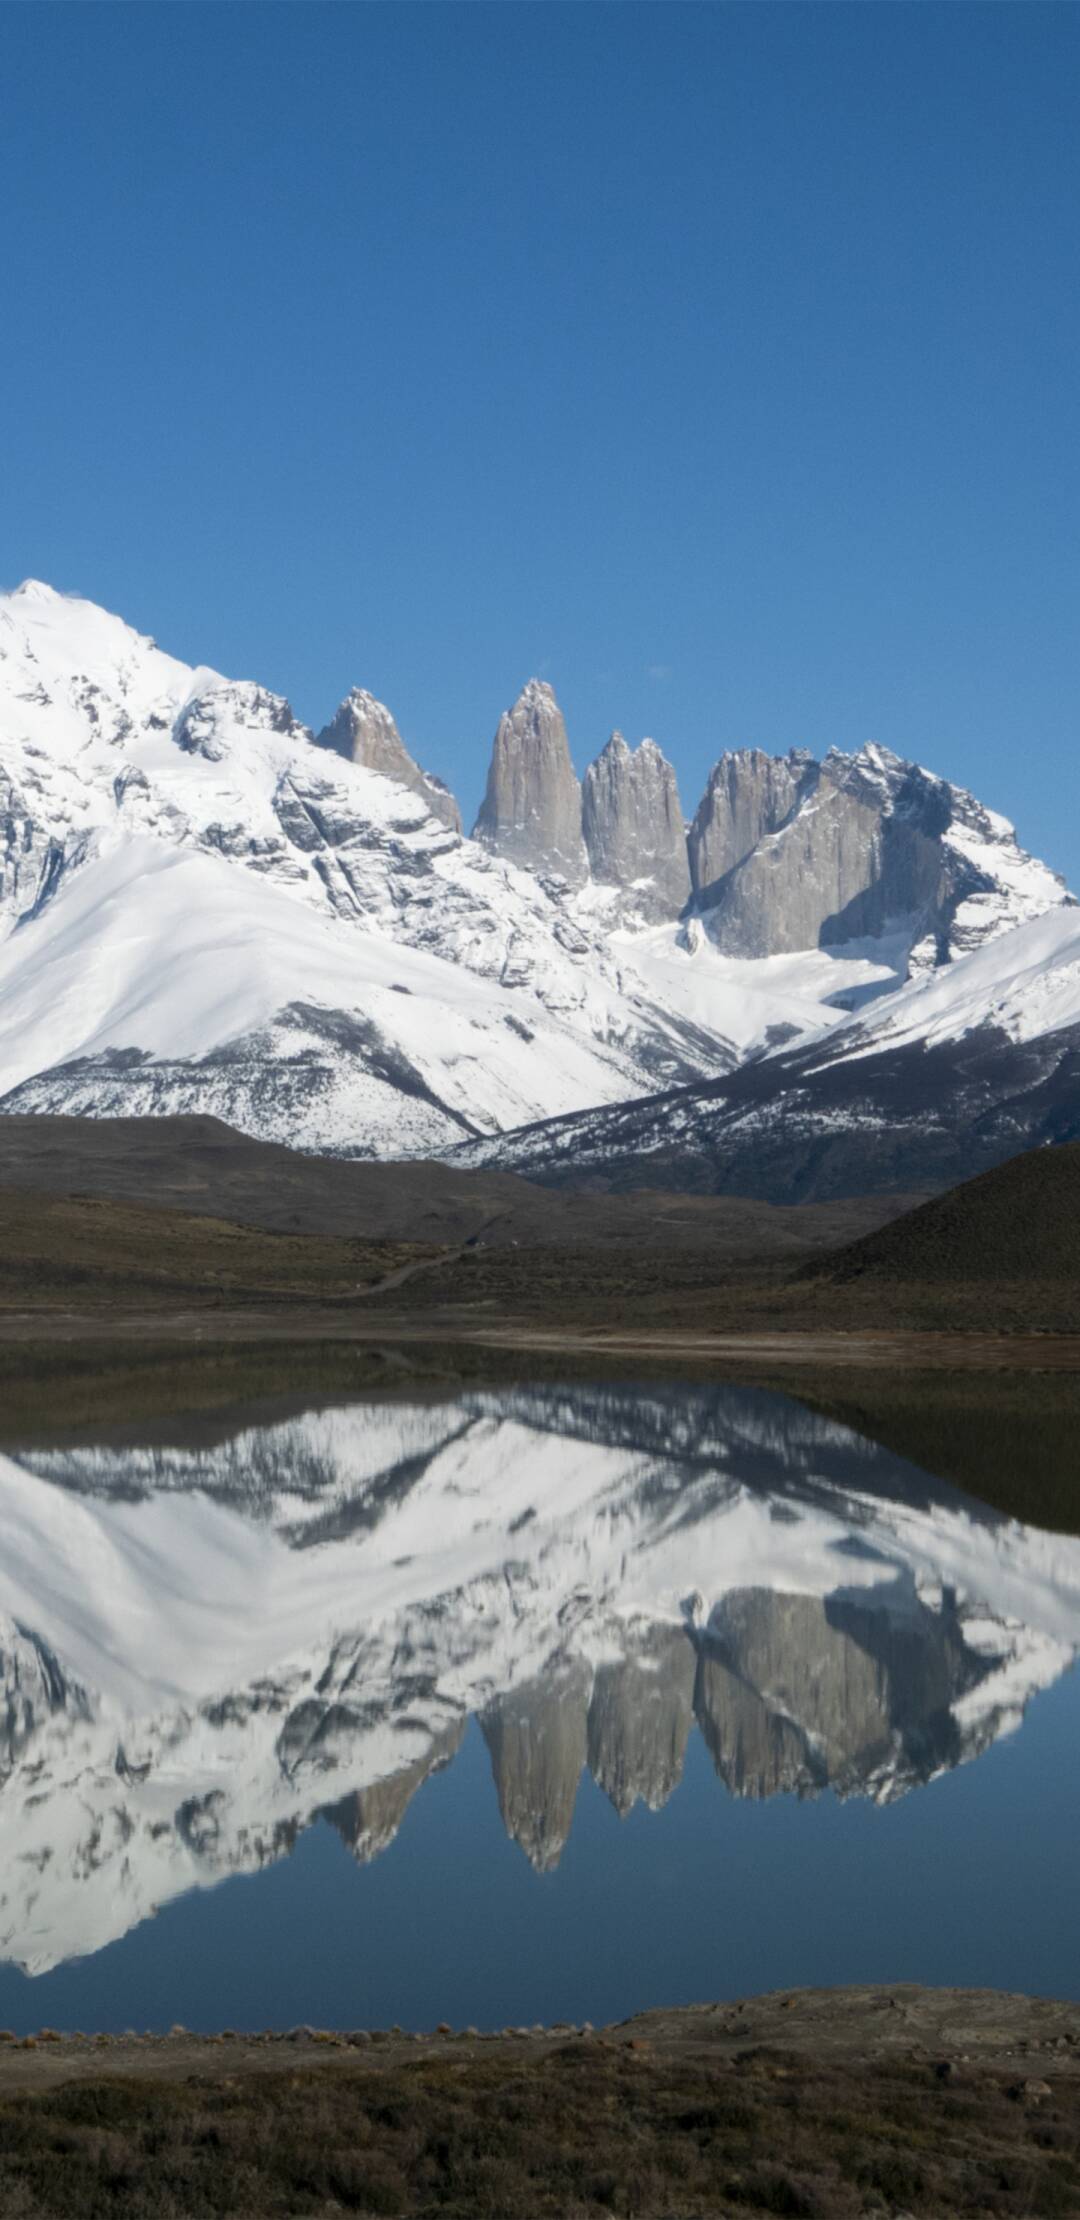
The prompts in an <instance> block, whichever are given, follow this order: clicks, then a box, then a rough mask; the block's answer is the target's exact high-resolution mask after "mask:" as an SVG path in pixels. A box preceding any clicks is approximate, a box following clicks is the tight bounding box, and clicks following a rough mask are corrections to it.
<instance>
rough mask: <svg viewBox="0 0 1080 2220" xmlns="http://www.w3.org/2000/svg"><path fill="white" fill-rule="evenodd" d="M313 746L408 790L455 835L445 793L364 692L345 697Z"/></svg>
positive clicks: (456, 815)
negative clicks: (358, 764)
mask: <svg viewBox="0 0 1080 2220" xmlns="http://www.w3.org/2000/svg"><path fill="white" fill-rule="evenodd" d="M318 744H319V746H320V748H332V749H333V751H334V753H335V755H343V756H344V757H345V758H346V761H347V762H349V763H362V764H363V766H364V769H365V770H367V771H378V772H379V774H380V776H381V777H382V778H384V779H393V780H394V782H395V784H396V785H397V786H407V787H408V789H409V792H410V794H419V796H420V798H421V800H422V801H425V802H426V803H427V806H428V808H429V809H430V811H431V814H432V816H433V817H438V818H439V819H440V820H441V822H442V823H443V824H444V825H448V826H449V827H450V830H451V832H456V833H460V831H461V811H460V810H459V808H458V805H457V803H456V801H455V800H454V797H453V795H452V794H451V792H450V789H449V787H448V786H444V785H443V782H442V780H441V779H437V778H434V777H433V776H432V774H431V772H430V771H423V770H421V768H420V765H419V764H418V763H417V762H415V761H414V759H413V757H412V756H411V755H410V754H409V751H408V749H407V747H406V746H405V742H404V741H403V739H402V737H401V734H400V732H399V731H398V728H397V726H396V724H395V723H394V720H393V718H392V716H391V715H390V711H389V710H388V709H387V707H386V704H385V702H381V701H376V699H375V696H374V694H368V693H365V691H364V689H363V687H361V686H354V687H353V690H352V692H351V694H347V695H346V696H345V699H344V701H343V702H342V704H341V707H340V709H339V710H337V712H336V713H335V715H334V716H333V717H332V718H331V721H330V723H329V724H328V725H325V726H324V728H323V730H322V731H321V732H320V733H319V735H318Z"/></svg>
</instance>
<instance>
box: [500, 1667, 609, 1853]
mask: <svg viewBox="0 0 1080 2220" xmlns="http://www.w3.org/2000/svg"><path fill="white" fill-rule="evenodd" d="M589 1682H590V1674H589V1670H588V1667H587V1666H586V1665H585V1663H584V1662H583V1661H582V1660H581V1659H580V1658H575V1659H574V1660H572V1661H570V1662H567V1663H564V1664H560V1663H556V1664H553V1665H552V1666H551V1667H550V1668H549V1670H548V1672H547V1673H546V1674H545V1676H544V1678H543V1679H542V1680H538V1681H533V1682H531V1683H530V1684H529V1685H528V1686H527V1687H522V1688H515V1689H512V1690H511V1691H510V1692H509V1693H508V1694H507V1695H505V1696H497V1697H496V1699H495V1701H494V1703H492V1704H490V1705H489V1707H488V1709H487V1710H486V1711H485V1713H484V1716H483V1719H482V1721H481V1725H482V1727H483V1731H484V1740H485V1742H486V1743H487V1746H488V1750H489V1752H490V1755H491V1770H492V1773H493V1775H494V1778H495V1788H496V1793H497V1795H498V1798H499V1810H500V1812H501V1814H502V1822H503V1826H504V1827H505V1828H506V1832H507V1834H508V1835H510V1836H512V1837H513V1840H514V1841H515V1842H516V1843H518V1844H519V1846H520V1848H521V1849H522V1850H524V1852H525V1855H526V1857H527V1858H528V1860H529V1863H530V1865H532V1866H535V1868H536V1871H537V1872H538V1873H551V1872H553V1871H554V1868H555V1867H556V1866H557V1865H558V1862H559V1859H560V1858H561V1856H562V1854H563V1851H564V1849H565V1848H566V1844H567V1842H568V1840H569V1837H570V1826H571V1822H572V1820H573V1817H574V1805H575V1803H576V1802H577V1792H578V1783H579V1781H580V1779H581V1776H582V1773H583V1771H584V1768H585V1758H586V1747H587V1726H586V1721H587V1713H588V1703H589Z"/></svg>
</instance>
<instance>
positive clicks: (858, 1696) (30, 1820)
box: [0, 1389, 1080, 1971]
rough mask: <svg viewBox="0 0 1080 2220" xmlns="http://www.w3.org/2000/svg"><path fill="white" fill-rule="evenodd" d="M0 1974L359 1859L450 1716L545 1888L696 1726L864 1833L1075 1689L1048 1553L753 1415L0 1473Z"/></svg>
mask: <svg viewBox="0 0 1080 2220" xmlns="http://www.w3.org/2000/svg"><path fill="white" fill-rule="evenodd" d="M0 1515H2V1518H3V1525H4V1535H5V1547H4V1552H3V1558H2V1560H0V1951H2V1953H3V1955H4V1956H6V1957H9V1958H12V1959H14V1960H16V1961H17V1962H18V1963H19V1964H20V1965H22V1966H24V1967H26V1968H28V1969H29V1970H31V1971H43V1970H45V1969H46V1968H47V1967H49V1966H52V1965H55V1964H57V1963H58V1962H60V1961H61V1960H63V1959H65V1958H68V1957H71V1956H75V1955H83V1954H85V1953H87V1952H89V1951H93V1950H96V1949H99V1948H101V1947H102V1946H103V1945H104V1944H105V1943H106V1942H108V1941H110V1940H112V1939H113V1938H114V1937H115V1936H117V1935H119V1934H122V1933H124V1932H126V1931H127V1930H128V1929H129V1928H131V1927H132V1926H133V1925H135V1924H136V1923H137V1922H138V1921H140V1920H142V1919H145V1918H146V1917H148V1916H149V1915H150V1914H152V1913H153V1911H154V1910H156V1909H157V1908H158V1907H159V1906H161V1905H162V1904H164V1903H166V1902H168V1901H169V1900H171V1899H172V1898H173V1897H174V1896H176V1895H177V1894H179V1893H180V1892H181V1891H182V1890H185V1889H188V1888H191V1887H200V1886H201V1887H206V1886H210V1885H213V1884H214V1883H215V1882H216V1881H218V1880H220V1879H222V1878H224V1877H225V1876H226V1875H228V1874H231V1873H243V1872H250V1871H254V1870H256V1869H257V1868H258V1867H260V1866H262V1865H264V1864H266V1863H268V1862H269V1861H271V1860H273V1859H275V1858H278V1857H281V1856H283V1855H285V1854H287V1852H288V1851H289V1849H290V1848H291V1847H292V1845H293V1843H294V1842H295V1840H296V1837H297V1834H298V1832H299V1830H301V1829H302V1828H304V1827H305V1826H307V1825H309V1824H310V1823H311V1822H312V1821H313V1820H315V1819H317V1818H319V1817H323V1818H327V1819H329V1820H330V1821H331V1822H332V1824H333V1825H334V1826H335V1827H337V1828H338V1829H339V1831H340V1832H341V1834H342V1835H343V1837H344V1838H345V1840H346V1841H347V1842H348V1843H349V1845H350V1846H351V1848H352V1849H353V1851H354V1852H355V1854H356V1856H357V1857H358V1858H360V1859H366V1858H369V1857H373V1856H375V1855H376V1854H378V1853H379V1852H381V1851H382V1850H384V1849H385V1848H386V1847H387V1845H388V1844H389V1843H390V1842H391V1841H392V1839H393V1836H394V1834H395V1833H396V1831H397V1827H398V1826H399V1825H400V1822H401V1819H402V1817H403V1815H404V1812H405V1809H406V1807H407V1805H408V1803H409V1800H410V1798H411V1797H412V1796H413V1795H414V1794H415V1793H416V1792H417V1791H418V1789H419V1788H420V1787H421V1786H422V1784H423V1782H424V1781H425V1780H426V1779H427V1778H428V1777H429V1776H430V1775H431V1773H432V1772H433V1771H436V1770H438V1769H439V1768H441V1767H442V1766H444V1765H446V1764H448V1763H451V1762H452V1760H453V1756H454V1753H455V1751H456V1749H457V1747H458V1745H459V1743H460V1741H461V1738H462V1735H463V1732H464V1729H465V1726H466V1723H467V1721H468V1720H469V1718H470V1717H476V1718H478V1720H479V1723H480V1726H481V1730H482V1732H483V1735H484V1738H485V1740H486V1743H487V1746H488V1750H489V1753H490V1757H491V1765H492V1772H493V1777H494V1790H495V1794H496V1796H497V1800H498V1804H499V1809H500V1811H501V1814H502V1817H503V1821H504V1823H505V1825H506V1827H507V1828H508V1830H509V1832H510V1833H511V1834H512V1835H513V1837H514V1839H515V1840H516V1841H517V1842H518V1843H519V1844H520V1846H521V1848H522V1849H523V1850H524V1852H525V1853H526V1855H527V1856H528V1857H529V1859H530V1860H531V1862H532V1863H533V1864H534V1865H535V1866H536V1867H537V1868H539V1869H546V1868H549V1867H551V1866H552V1865H554V1864H555V1863H556V1862H557V1860H558V1858H559V1856H560V1854H561V1851H562V1848H563V1845H564V1843H565V1841H566V1839H567V1835H568V1833H569V1830H570V1826H571V1822H572V1817H573V1810H574V1803H575V1798H576V1794H577V1790H578V1785H579V1781H580V1777H581V1775H582V1773H583V1771H584V1770H585V1768H586V1767H587V1768H588V1769H590V1770H591V1772H592V1774H593V1776H594V1778H595V1779H596V1780H597V1782H598V1783H599V1785H600V1786H601V1787H602V1789H603V1790H604V1791H605V1793H606V1794H607V1795H608V1796H609V1797H610V1798H611V1801H612V1803H613V1804H614V1805H615V1807H616V1809H617V1810H618V1811H619V1812H620V1813H621V1814H625V1813H626V1812H627V1811H628V1810H629V1809H630V1808H631V1806H632V1805H633V1804H634V1803H635V1802H636V1801H637V1800H639V1799H640V1800H643V1801H644V1802H645V1803H646V1804H647V1805H649V1806H651V1807H652V1808H653V1809H656V1808H659V1807H660V1806H661V1805H662V1804H663V1803H664V1802H665V1801H666V1799H667V1798H668V1797H669V1796H670V1795H671V1794H672V1792H673V1790H674V1789H675V1787H676V1785H677V1783H678V1781H679V1778H680V1775H681V1772H682V1768H683V1762H684V1757H685V1752H686V1748H687V1743H688V1739H689V1737H690V1735H691V1733H692V1732H693V1730H694V1728H695V1726H696V1728H697V1730H698V1731H699V1733H700V1734H701V1735H702V1737H703V1738H704V1741H705V1743H706V1746H707V1748H708V1750H709V1752H710V1754H711V1756H712V1758H713V1761H714V1763H715V1766H716V1769H717V1772H718V1774H719V1776H720V1778H721V1780H722V1781H723V1782H724V1784H725V1785H726V1787H727V1788H728V1789H729V1790H730V1792H731V1793H732V1794H734V1795H736V1796H741V1797H761V1796H769V1795H772V1794H775V1793H777V1792H778V1791H787V1792H793V1793H796V1794H798V1795H814V1794H817V1793H819V1792H820V1791H821V1790H823V1789H825V1788H827V1787H828V1788H831V1789H833V1790H834V1791H835V1792H836V1793H838V1794H840V1795H865V1796H870V1797H872V1798H874V1799H876V1800H877V1801H879V1802H888V1801H890V1800H892V1799H894V1798H896V1797H898V1796H901V1795H903V1794H904V1793H905V1792H907V1791H908V1790H911V1789H913V1788H915V1787H917V1786H918V1784H919V1783H921V1782H925V1781H927V1780H929V1779H931V1778H932V1777H933V1776H934V1775H935V1774H936V1773H938V1772H940V1771H942V1770H944V1769H947V1768H949V1767H951V1766H955V1765H957V1764H960V1763H962V1762H964V1761H965V1760H968V1759H971V1758H973V1757H976V1756H977V1755H978V1754H979V1753H980V1752H981V1751H982V1750H984V1749H986V1748H987V1747H988V1746H989V1745H990V1744H991V1743H992V1742H993V1741H995V1740H996V1739H997V1738H998V1737H999V1736H1000V1735H1002V1734H1004V1733H1007V1732H1009V1731H1010V1730H1011V1729H1012V1728H1014V1727H1015V1726H1017V1725H1018V1724H1019V1722H1020V1719H1021V1717H1022V1715H1023V1710H1024V1706H1025V1704H1026V1703H1027V1701H1028V1699H1029V1698H1030V1696H1031V1695H1032V1694H1033V1693H1035V1692H1036V1691H1037V1690H1038V1689H1040V1688H1042V1687H1045V1686H1047V1685H1048V1684H1049V1683H1050V1682H1051V1681H1053V1680H1054V1679H1056V1678H1057V1677H1058V1676H1059V1675H1060V1674H1061V1673H1062V1672H1063V1671H1064V1670H1065V1669H1066V1667H1067V1666H1068V1665H1069V1664H1070V1662H1071V1661H1072V1659H1073V1656H1074V1653H1075V1648H1076V1629H1077V1625H1078V1624H1080V1542H1074V1541H1072V1540H1069V1539H1067V1538H1063V1537H1062V1536H1060V1535H1053V1536H1051V1535H1046V1534H1040V1533H1037V1532H1035V1531H1034V1530H1032V1529H1030V1528H1025V1527H1023V1526H1020V1525H1017V1524H1015V1523H1014V1522H1010V1521H1006V1520H1002V1519H1000V1518H997V1517H995V1516H993V1515H991V1514H988V1513H986V1512H985V1511H984V1510H982V1509H981V1507H979V1506H976V1505H974V1504H972V1503H970V1502H968V1501H967V1500H966V1499H965V1498H963V1497H961V1496H958V1495H956V1494H955V1493H954V1492H953V1491H951V1490H949V1489H948V1488H941V1489H939V1488H938V1486H937V1484H936V1483H934V1482H931V1481H929V1480H928V1479H927V1478H926V1476H925V1475H923V1474H920V1473H919V1472H917V1471H916V1470H915V1469H914V1468H913V1467H911V1466H908V1465H905V1464H904V1463H903V1462H902V1461H901V1460H899V1459H898V1458H896V1457H894V1456H893V1455H891V1453H890V1452H888V1451H886V1450H883V1449H880V1448H878V1447H876V1446H874V1445H872V1444H870V1443H867V1442H865V1441H863V1440H861V1439H860V1438H859V1437H858V1436H856V1435H854V1434H852V1433H850V1432H849V1431H848V1430H847V1429H845V1428H843V1427H840V1426H837V1425H835V1424H833V1423H831V1422H829V1421H827V1420H825V1419H823V1418H820V1417H818V1416H816V1415H812V1414H810V1413H808V1412H806V1411H804V1410H802V1409H800V1408H799V1407H798V1406H795V1405H793V1404H790V1403H788V1402H787V1401H786V1399H784V1398H782V1397H779V1396H772V1395H767V1394H762V1393H754V1392H750V1391H742V1390H737V1389H725V1390H722V1391H715V1392H713V1393H708V1394H696V1395H695V1394H691V1395H689V1396H688V1395H687V1394H686V1392H685V1390H683V1389H680V1390H679V1391H678V1392H677V1393H672V1394H665V1393H663V1392H661V1393H657V1394H641V1393H637V1394H635V1393H632V1392H627V1391H623V1390H618V1389H598V1390H572V1391H561V1390H557V1389H552V1390H537V1391H528V1390H521V1391H519V1392H518V1393H517V1394H516V1395H512V1396H511V1397H509V1398H507V1397H499V1398H494V1397H491V1396H488V1395H485V1394H473V1395H466V1396H463V1397H460V1398H454V1399H452V1400H447V1401H445V1402H443V1403H426V1404H421V1405H416V1406H409V1405H406V1404H401V1403H395V1404H387V1405H382V1406H379V1405H370V1404H363V1405H353V1406H347V1405H346V1406H338V1407H330V1408H325V1409H321V1410H315V1411H311V1412H309V1413H307V1414H306V1415H303V1416H297V1417H290V1418H286V1419H281V1420H278V1421H276V1422H274V1423H270V1424H266V1423H262V1424H256V1425H247V1426H242V1427H240V1428H239V1429H238V1430H236V1431H233V1432H232V1433H229V1434H226V1435H225V1436H224V1437H222V1436H221V1435H220V1434H215V1435H214V1436H212V1437H211V1438H209V1439H204V1440H203V1441H202V1442H201V1443H195V1444H193V1445H192V1446H189V1447H184V1446H182V1445H180V1444H176V1445H172V1446H170V1445H168V1444H164V1445H163V1444H161V1443H159V1444H157V1445H156V1446H145V1447H140V1446H138V1444H137V1443H132V1442H131V1441H128V1442H127V1443H126V1444H125V1445H123V1446H108V1445H104V1444H100V1443H99V1444H96V1445H93V1446H87V1447H84V1448H63V1449H52V1450H47V1449H36V1450H33V1451H30V1450H27V1451H23V1452H18V1453H13V1454H10V1455H8V1456H5V1457H4V1458H0Z"/></svg>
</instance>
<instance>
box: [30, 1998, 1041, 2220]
mask: <svg viewBox="0 0 1080 2220" xmlns="http://www.w3.org/2000/svg"><path fill="white" fill-rule="evenodd" d="M0 2210H2V2211H3V2212H4V2213H10V2214H18V2215H20V2216H22V2220H39V2216H41V2220H43V2216H45V2215H48V2216H49V2220H53V2216H59V2215H64V2214H68V2213H70V2214H78V2215H80V2220H99V2216H105V2215H112V2214H125V2215H131V2216H133V2220H135V2216H138V2220H144V2216H145V2220H150V2216H154V2220H171V2216H174V2215H176V2216H178V2215H181V2214H184V2215H204V2214H207V2215H209V2214H214V2213H228V2214H231V2215H233V2216H235V2220H269V2216H270V2215H273V2214H279V2213H280V2214H292V2215H301V2214H303V2215H309V2216H311V2220H314V2216H316V2215H319V2216H320V2220H321V2216H322V2215H330V2214H332V2213H340V2212H357V2213H388V2214H395V2213H396V2214H402V2215H420V2214H423V2215H431V2216H432V2220H434V2216H436V2215H440V2216H446V2220H452V2216H456V2220H484V2216H488V2220H496V2216H498V2220H519V2216H522V2215H525V2214H528V2215H534V2214H535V2215H537V2216H540V2215H549V2216H552V2220H555V2216H558V2220H586V2216H588V2215H592V2214H602V2213H611V2212H615V2213H627V2214H629V2213H634V2214H638V2215H640V2216H642V2220H660V2216H664V2220H671V2216H673V2215H675V2214H678V2215H680V2216H685V2220H690V2216H691V2215H694V2216H697V2215H700V2216H702V2220H704V2216H705V2215H709V2216H714V2215H721V2214H723V2215H741V2214H746V2213H748V2212H761V2213H776V2214H804V2215H807V2216H811V2220H812V2216H820V2220H848V2216H849V2215H850V2216H851V2220H855V2216H856V2215H863V2214H878V2215H886V2214H890V2215H893V2216H897V2215H901V2214H905V2213H906V2214H911V2215H927V2216H930V2215H933V2216H935V2220H936V2216H938V2215H941V2216H944V2215H946V2214H948V2215H952V2214H965V2215H969V2214H970V2215H976V2214H987V2215H989V2214H1001V2215H1007V2214H1012V2215H1025V2216H1027V2215H1033V2214H1047V2215H1056V2214H1061V2215H1066V2214H1072V2213H1075V2212H1076V2211H1077V2210H1080V2010H1078V2009H1077V2007H1075V2006H1070V2005H1065V2004H1053V2003H1048V2002H1043V2001H1040V2000H1032V1999H1029V1998H1024V1997H1013V1996H1000V1995H996V1994H994V1993H993V1992H990V1991H984V1990H977V1991H966V1990H936V1991H935V1990H927V1989H918V1988H911V1987H885V1988H881V1989H873V1990H870V1989H850V1990H837V1991H801V1992H800V1991H796V1992H794V1993H791V1994H788V1995H779V1996H771V1997H763V1998H758V1999H754V2000H752V2001H751V2002H749V2003H743V2004H717V2005H711V2006H710V2005H705V2006H698V2007H696V2008H693V2009H691V2010H685V2011H671V2012H649V2013H646V2014H643V2015H642V2016H641V2017H639V2018H637V2019H634V2020H630V2021H627V2022H625V2023H624V2024H623V2025H621V2026H618V2027H614V2028H609V2029H606V2030H604V2031H603V2032H601V2033H595V2032H594V2031H593V2030H592V2029H591V2028H585V2029H578V2028H570V2027H556V2028H549V2029H533V2030H525V2029H507V2030H504V2031H503V2033H502V2034H501V2035H494V2036H479V2035H477V2034H476V2033H475V2031H471V2030H470V2031H466V2032H465V2033H463V2034H462V2033H457V2034H455V2033H452V2032H451V2030H450V2029H449V2028H444V2029H440V2030H439V2031H438V2032H437V2033H435V2034H434V2035H431V2036H413V2037H409V2036H405V2035H403V2034H402V2033H401V2031H400V2030H395V2031H393V2032H391V2033H383V2034H378V2033H374V2034H373V2033H371V2032H369V2031H366V2030H364V2031H359V2032H356V2033H341V2034H337V2033H330V2032H319V2031H316V2030H312V2029H297V2030H294V2031H293V2032H292V2034H290V2035H287V2036H283V2037H282V2036H274V2035H263V2036H238V2035H233V2034H226V2035H217V2036H212V2037H208V2038H199V2037H194V2036H190V2035H187V2034H185V2033H184V2031H183V2030H177V2031H175V2032H174V2033H173V2034H172V2035H169V2036H166V2037H161V2038H151V2037H145V2038H143V2039H142V2040H139V2039H138V2038H135V2037H122V2038H107V2037H97V2038H87V2037H82V2036H76V2037H71V2036H68V2037H64V2038H60V2037H57V2036H55V2035H53V2034H52V2033H51V2032H49V2031H44V2032H43V2033H42V2034H41V2035H40V2036H38V2037H36V2038H33V2037H31V2038H29V2039H28V2040H26V2041H24V2042H22V2043H19V2044H15V2043H12V2042H10V2041H9V2042H8V2043H6V2044H5V2045H4V2046H3V2047H2V2049H0Z"/></svg>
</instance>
